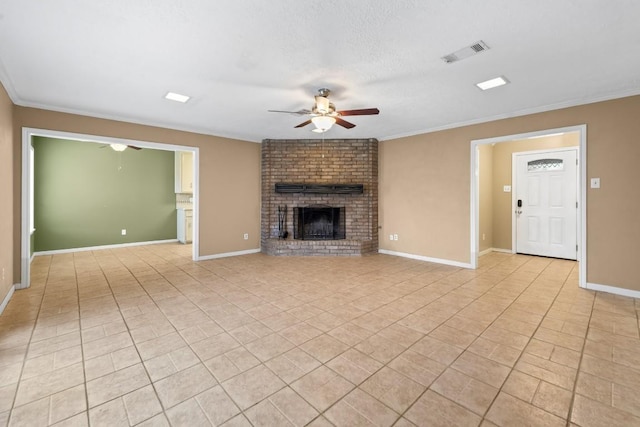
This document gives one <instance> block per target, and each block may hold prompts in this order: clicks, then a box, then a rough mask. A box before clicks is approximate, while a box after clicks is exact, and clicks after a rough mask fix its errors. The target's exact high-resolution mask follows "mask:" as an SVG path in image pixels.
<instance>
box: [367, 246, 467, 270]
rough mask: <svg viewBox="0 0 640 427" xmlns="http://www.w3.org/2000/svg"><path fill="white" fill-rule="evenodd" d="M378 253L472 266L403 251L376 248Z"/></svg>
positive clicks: (458, 265) (462, 266)
mask: <svg viewBox="0 0 640 427" xmlns="http://www.w3.org/2000/svg"><path fill="white" fill-rule="evenodd" d="M378 253H381V254H384V255H393V256H399V257H402V258H410V259H417V260H418V261H427V262H433V263H436V264H444V265H450V266H452V267H461V268H472V267H471V264H468V263H464V262H459V261H452V260H450V259H441V258H431V257H427V256H422V255H414V254H407V253H404V252H396V251H388V250H386V249H378Z"/></svg>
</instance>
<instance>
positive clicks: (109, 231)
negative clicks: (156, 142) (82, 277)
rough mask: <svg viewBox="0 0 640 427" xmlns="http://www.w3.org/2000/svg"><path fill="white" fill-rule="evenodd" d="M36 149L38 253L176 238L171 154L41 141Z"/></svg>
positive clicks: (91, 144) (161, 151) (94, 144)
mask: <svg viewBox="0 0 640 427" xmlns="http://www.w3.org/2000/svg"><path fill="white" fill-rule="evenodd" d="M33 146H34V150H35V167H34V171H35V191H34V193H35V202H34V207H35V212H34V214H35V229H36V231H35V233H34V237H35V238H34V249H35V251H36V252H41V251H49V250H59V249H72V248H83V247H91V246H102V245H113V244H121V243H133V242H147V241H154V240H168V239H175V238H176V221H177V218H176V198H175V194H174V167H175V166H174V153H173V152H172V151H163V150H152V149H142V150H133V149H131V148H127V149H126V150H125V151H123V152H116V151H114V150H112V149H111V148H110V147H109V146H106V145H104V144H97V143H90V142H81V141H69V140H62V139H54V138H42V137H38V138H34V140H33ZM122 229H126V230H127V235H126V236H122V235H121V230H122Z"/></svg>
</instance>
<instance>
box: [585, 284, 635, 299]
mask: <svg viewBox="0 0 640 427" xmlns="http://www.w3.org/2000/svg"><path fill="white" fill-rule="evenodd" d="M583 288H585V289H590V290H592V291H598V292H606V293H609V294H616V295H621V296H624V297H630V298H640V291H635V290H633V289H626V288H619V287H617V286H609V285H600V284H598V283H589V282H587V283H585V286H583Z"/></svg>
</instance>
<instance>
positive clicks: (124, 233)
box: [120, 228, 127, 236]
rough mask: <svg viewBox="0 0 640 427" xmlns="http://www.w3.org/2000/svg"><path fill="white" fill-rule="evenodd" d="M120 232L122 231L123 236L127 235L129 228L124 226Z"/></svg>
mask: <svg viewBox="0 0 640 427" xmlns="http://www.w3.org/2000/svg"><path fill="white" fill-rule="evenodd" d="M120 233H122V235H123V236H126V235H127V229H126V228H123V229H122V231H121V232H120Z"/></svg>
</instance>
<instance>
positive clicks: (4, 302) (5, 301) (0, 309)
mask: <svg viewBox="0 0 640 427" xmlns="http://www.w3.org/2000/svg"><path fill="white" fill-rule="evenodd" d="M15 290H16V285H11V287H10V288H9V292H7V295H6V296H5V297H4V299H3V300H2V304H0V314H2V312H3V311H4V309H5V308H7V304H9V300H11V297H12V296H13V292H14V291H15Z"/></svg>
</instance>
